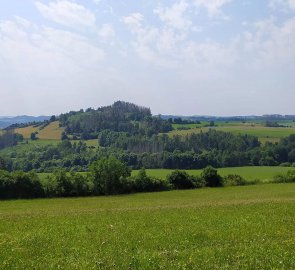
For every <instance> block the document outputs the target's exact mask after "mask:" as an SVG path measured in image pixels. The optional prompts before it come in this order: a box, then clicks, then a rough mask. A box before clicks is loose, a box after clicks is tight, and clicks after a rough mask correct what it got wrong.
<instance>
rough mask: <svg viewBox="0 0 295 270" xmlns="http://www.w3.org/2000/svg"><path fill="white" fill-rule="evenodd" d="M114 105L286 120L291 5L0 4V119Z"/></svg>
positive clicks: (293, 55) (294, 61) (1, 0)
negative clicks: (120, 102) (272, 116)
mask: <svg viewBox="0 0 295 270" xmlns="http://www.w3.org/2000/svg"><path fill="white" fill-rule="evenodd" d="M117 100H123V101H129V102H133V103H136V104H139V105H142V106H147V107H150V108H151V110H152V113H153V114H177V115H220V116H229V115H262V114H272V113H279V114H295V109H294V103H295V102H294V101H295V0H169V1H167V0H149V1H143V0H83V1H82V0H49V1H48V0H38V1H37V0H9V1H6V0H0V115H24V114H27V115H52V114H60V113H63V112H68V111H70V110H79V109H81V108H84V109H86V108H89V107H91V108H97V107H100V106H104V105H110V104H112V103H113V102H114V101H117Z"/></svg>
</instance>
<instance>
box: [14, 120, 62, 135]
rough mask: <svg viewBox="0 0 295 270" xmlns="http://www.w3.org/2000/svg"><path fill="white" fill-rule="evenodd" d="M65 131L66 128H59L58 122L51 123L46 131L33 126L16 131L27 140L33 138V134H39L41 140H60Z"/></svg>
mask: <svg viewBox="0 0 295 270" xmlns="http://www.w3.org/2000/svg"><path fill="white" fill-rule="evenodd" d="M63 131H64V128H62V127H59V122H58V121H55V122H52V123H50V124H49V125H48V126H46V127H45V128H44V129H40V127H33V126H29V127H25V128H17V129H15V132H16V133H19V134H22V135H23V136H24V138H26V139H28V138H30V137H31V133H33V132H38V134H37V137H38V138H39V139H41V140H60V138H61V134H62V132H63Z"/></svg>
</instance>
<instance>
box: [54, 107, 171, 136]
mask: <svg viewBox="0 0 295 270" xmlns="http://www.w3.org/2000/svg"><path fill="white" fill-rule="evenodd" d="M59 121H60V125H61V126H62V127H65V132H66V135H72V136H73V137H74V138H75V139H77V138H79V139H84V140H87V139H94V138H95V139H96V138H97V137H98V135H99V133H100V132H102V131H103V130H110V131H114V132H127V133H128V134H131V135H146V136H152V135H154V134H158V133H160V132H168V131H170V130H172V126H171V124H170V123H169V122H168V121H165V120H162V119H161V118H160V117H153V116H152V114H151V111H150V109H148V108H145V107H140V106H137V105H135V104H132V103H128V102H123V101H117V102H115V103H114V104H113V105H111V106H106V107H101V108H98V109H97V110H95V109H91V108H89V109H87V110H85V111H84V110H80V111H78V112H69V113H67V114H61V115H60V117H59Z"/></svg>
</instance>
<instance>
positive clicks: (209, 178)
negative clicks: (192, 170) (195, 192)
mask: <svg viewBox="0 0 295 270" xmlns="http://www.w3.org/2000/svg"><path fill="white" fill-rule="evenodd" d="M201 177H202V178H203V179H204V180H205V181H206V186H208V187H221V186H223V179H222V177H221V176H220V175H219V174H218V172H217V170H216V169H214V168H213V167H212V166H208V167H206V168H205V169H204V170H203V171H202V174H201Z"/></svg>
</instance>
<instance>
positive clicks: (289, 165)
mask: <svg viewBox="0 0 295 270" xmlns="http://www.w3.org/2000/svg"><path fill="white" fill-rule="evenodd" d="M280 166H281V167H291V166H292V164H291V163H290V162H284V163H281V164H280Z"/></svg>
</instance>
